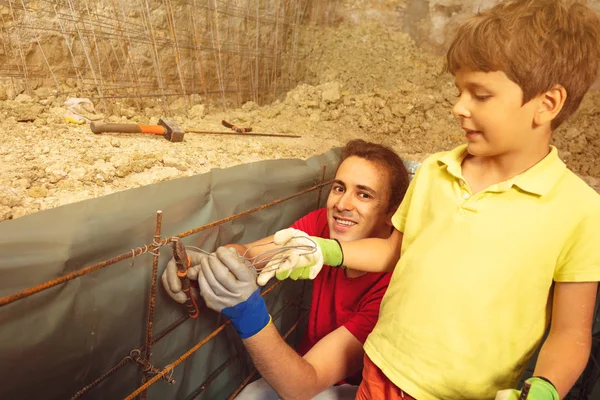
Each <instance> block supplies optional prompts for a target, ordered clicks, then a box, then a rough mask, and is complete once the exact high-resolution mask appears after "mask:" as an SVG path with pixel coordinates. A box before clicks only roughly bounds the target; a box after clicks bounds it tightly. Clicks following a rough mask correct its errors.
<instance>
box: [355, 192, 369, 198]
mask: <svg viewBox="0 0 600 400" xmlns="http://www.w3.org/2000/svg"><path fill="white" fill-rule="evenodd" d="M358 197H360V198H363V199H370V198H371V195H370V194H368V193H359V194H358Z"/></svg>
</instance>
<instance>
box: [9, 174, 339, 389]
mask: <svg viewBox="0 0 600 400" xmlns="http://www.w3.org/2000/svg"><path fill="white" fill-rule="evenodd" d="M324 178H325V166H323V167H322V177H321V183H319V184H317V185H314V186H312V187H310V188H308V189H305V190H302V191H300V192H297V193H294V194H292V195H290V196H286V197H284V198H281V199H278V200H275V201H272V202H270V203H267V204H263V205H261V206H258V207H255V208H252V209H250V210H247V211H244V212H241V213H238V214H234V215H231V216H229V217H226V218H223V219H220V220H218V221H215V222H212V223H210V224H206V225H203V226H201V227H198V228H195V229H192V230H190V231H188V232H184V233H181V234H179V235H177V236H176V237H177V238H183V237H186V236H190V235H192V234H194V233H198V232H201V231H203V230H206V229H209V228H212V227H215V226H218V225H221V224H223V223H226V222H229V221H232V220H235V219H238V218H240V217H242V216H245V215H249V214H251V213H254V212H257V211H260V210H263V209H265V208H268V207H271V206H274V205H276V204H279V203H282V202H284V201H287V200H290V199H293V198H295V197H298V196H300V195H303V194H306V193H310V192H312V191H315V190H318V199H317V201H318V202H320V197H321V189H322V188H323V186H326V185H329V184H331V182H332V181H328V182H324ZM161 228H162V211H157V213H156V225H155V232H154V237H153V243H152V244H150V245H144V246H142V247H138V248H137V249H132V251H131V252H127V253H124V254H121V255H118V256H116V257H113V258H111V259H109V260H105V261H102V262H99V263H96V264H94V265H91V266H89V267H85V268H82V269H80V270H77V271H74V272H73V273H70V274H67V275H64V276H62V277H60V278H58V279H54V280H51V281H47V282H45V283H42V284H40V285H37V286H35V287H33V288H30V289H26V290H24V291H22V292H19V293H16V294H14V295H10V296H6V297H4V298H0V307H2V306H5V305H7V304H10V303H13V302H15V301H17V300H19V299H22V298H25V297H28V296H30V295H32V294H35V293H39V292H41V291H43V290H46V289H48V288H51V287H53V286H56V285H58V284H61V283H65V282H67V281H69V280H72V279H76V278H78V277H81V276H84V275H88V274H90V273H92V272H94V271H98V270H100V269H102V268H105V267H107V266H108V265H112V264H115V263H117V262H119V261H122V260H125V259H127V258H132V257H135V256H138V255H141V254H144V253H147V252H150V253H151V254H152V255H153V262H152V274H151V288H150V294H149V299H148V310H147V323H146V336H145V344H144V345H143V346H142V347H141V348H140V349H133V350H132V351H131V352H130V354H129V355H127V356H125V357H123V359H121V361H120V362H119V363H117V364H116V365H115V366H113V367H112V368H110V369H109V370H108V371H106V372H105V373H104V374H102V375H101V376H99V377H98V378H97V379H95V380H94V381H92V382H91V383H89V384H88V385H86V386H84V387H83V388H82V389H80V390H79V391H78V392H77V393H75V394H74V395H73V396H72V397H71V400H76V399H79V398H80V397H82V396H83V395H85V394H86V393H88V392H89V391H90V390H92V389H93V388H95V387H97V386H98V385H100V383H102V382H103V381H104V380H106V379H107V378H109V377H110V376H112V375H113V374H114V373H115V372H117V371H118V370H119V369H121V368H122V367H124V366H125V365H127V364H128V363H129V361H132V363H133V364H134V365H137V366H138V367H140V368H142V385H141V386H140V387H138V389H137V390H136V391H135V392H133V393H132V394H130V395H129V396H128V397H127V399H133V398H134V397H135V396H137V395H140V394H141V395H142V397H141V398H142V399H145V398H146V393H147V389H148V388H149V387H150V386H151V385H153V384H154V383H155V382H157V381H158V380H160V379H164V380H167V381H169V382H174V381H173V380H172V379H171V377H170V375H169V376H167V374H172V373H173V369H174V368H175V367H176V366H177V365H179V364H180V363H182V362H183V361H184V360H186V359H187V358H188V357H190V356H191V355H192V354H193V353H194V352H196V351H197V350H198V349H200V348H201V347H203V346H204V345H205V344H206V343H208V342H209V341H210V340H211V339H212V338H214V337H215V336H216V335H217V334H218V333H219V332H221V331H222V330H223V329H225V327H226V326H227V325H229V324H230V322H229V321H227V322H225V323H223V324H221V325H220V326H219V327H218V328H216V329H215V330H214V331H213V332H211V333H210V334H209V335H207V336H206V337H205V338H204V339H202V340H201V341H200V342H198V343H197V344H196V345H194V346H193V347H192V348H190V349H189V350H188V351H186V352H185V353H184V354H183V355H181V356H180V357H179V358H177V359H176V360H175V361H173V362H172V363H171V364H169V365H167V366H166V367H164V368H163V369H162V370H161V369H159V368H157V367H155V366H154V365H152V364H151V362H150V356H151V347H152V345H153V344H154V343H156V342H157V341H159V340H161V339H162V338H164V337H165V336H166V335H167V334H169V333H170V332H172V331H173V330H174V329H176V328H177V327H178V326H180V325H181V324H182V323H184V322H185V321H187V320H188V319H190V318H189V316H188V315H184V316H182V317H181V318H180V319H179V320H177V321H175V322H174V323H172V324H171V325H170V326H168V327H167V328H165V329H164V330H163V331H161V332H160V333H159V334H157V335H156V336H154V337H153V322H154V321H153V320H154V308H155V297H156V286H157V279H158V259H159V255H160V254H159V250H160V247H162V246H164V245H166V244H168V243H170V241H171V239H172V238H165V239H161ZM280 283H281V282H280V281H277V282H275V283H274V284H273V285H271V286H270V287H269V288H267V289H266V290H264V291H263V292H262V293H261V296H266V295H267V294H268V293H270V292H271V291H272V290H273V289H275V288H276V287H278V286H279V285H280ZM304 292H305V285H303V286H302V293H301V295H300V299H299V301H298V303H299V304H298V305H297V308H298V319H297V321H296V323H295V324H294V325H293V326H292V327H291V328H290V329H289V330H288V332H286V334H285V335H284V339H285V338H287V337H288V336H289V335H290V334H291V332H292V331H293V330H295V329H296V327H297V326H298V324H299V322H300V321H301V319H303V318H304V317H305V316H306V315H307V313H308V310H305V311H304V313H303V314H301V312H302V304H303V299H304ZM292 305H295V304H291V303H288V304H285V306H284V307H283V308H282V309H281V310H279V311H278V312H277V313H276V314H274V315H273V320H276V319H277V318H279V317H280V316H281V315H282V314H283V312H284V311H285V310H287V309H288V308H289V307H290V306H292ZM204 308H205V307H204ZM134 353H135V354H136V356H134V355H133V354H134ZM241 353H243V351H240V352H238V353H237V354H236V355H234V356H233V357H232V358H231V359H230V360H229V361H228V362H226V363H225V364H224V365H222V366H221V367H219V368H218V369H217V370H216V371H214V372H213V373H212V374H211V375H210V376H209V378H208V379H207V380H206V381H205V382H204V383H203V384H202V385H201V386H200V387H199V388H198V389H197V390H196V391H195V392H194V394H193V395H192V396H193V397H192V398H196V397H198V396H199V395H200V394H201V393H202V392H203V391H204V390H205V389H206V388H207V387H208V385H209V384H210V383H211V382H213V381H214V380H215V379H216V377H217V376H218V375H219V374H220V373H221V372H222V371H224V370H225V369H226V368H227V366H228V365H230V364H231V362H233V361H232V359H235V358H237V357H238V356H239V355H240V354H241ZM142 355H143V356H144V358H143V359H142ZM148 373H152V374H153V375H154V376H153V377H152V378H151V379H149V380H148ZM254 374H255V371H254V372H252V373H251V374H250V375H249V376H248V377H246V378H245V380H244V382H246V383H247V382H248V381H249V380H250V379H252V377H253V376H254ZM242 387H243V386H240V388H239V390H241V388H242Z"/></svg>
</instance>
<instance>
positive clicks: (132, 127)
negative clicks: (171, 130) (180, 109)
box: [90, 122, 165, 135]
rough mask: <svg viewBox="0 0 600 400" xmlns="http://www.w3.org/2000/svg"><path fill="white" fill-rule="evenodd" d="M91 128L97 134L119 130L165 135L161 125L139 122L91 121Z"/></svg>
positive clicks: (120, 131) (119, 131) (121, 131)
mask: <svg viewBox="0 0 600 400" xmlns="http://www.w3.org/2000/svg"><path fill="white" fill-rule="evenodd" d="M90 129H91V130H92V132H94V133H95V134H100V133H108V132H118V133H150V134H153V135H164V134H165V128H163V127H162V126H160V125H137V124H103V123H99V122H92V123H90Z"/></svg>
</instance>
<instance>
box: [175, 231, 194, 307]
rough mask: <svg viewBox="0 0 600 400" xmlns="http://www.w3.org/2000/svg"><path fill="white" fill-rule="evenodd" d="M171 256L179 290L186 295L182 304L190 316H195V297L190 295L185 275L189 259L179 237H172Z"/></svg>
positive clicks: (189, 262) (187, 279)
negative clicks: (174, 264) (173, 259)
mask: <svg viewBox="0 0 600 400" xmlns="http://www.w3.org/2000/svg"><path fill="white" fill-rule="evenodd" d="M173 257H174V258H175V263H176V264H177V276H178V277H179V279H181V290H182V291H183V293H185V295H186V296H187V300H186V301H185V303H184V306H185V308H186V310H187V312H188V315H189V316H190V318H197V317H198V305H197V304H196V299H194V296H192V292H191V290H190V280H189V278H188V277H187V270H188V268H189V267H190V264H191V261H190V258H189V257H188V255H187V253H186V251H185V246H184V245H183V243H182V242H181V240H179V238H173Z"/></svg>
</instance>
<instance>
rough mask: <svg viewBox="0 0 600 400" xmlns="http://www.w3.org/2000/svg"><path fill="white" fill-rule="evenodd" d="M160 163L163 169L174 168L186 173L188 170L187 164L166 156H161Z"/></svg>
mask: <svg viewBox="0 0 600 400" xmlns="http://www.w3.org/2000/svg"><path fill="white" fill-rule="evenodd" d="M162 161H163V165H164V166H165V167H174V168H177V169H178V170H180V171H187V169H188V168H189V166H188V164H187V163H186V162H185V161H182V160H180V159H178V158H176V157H173V156H170V155H168V154H165V155H164V156H163V158H162Z"/></svg>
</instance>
